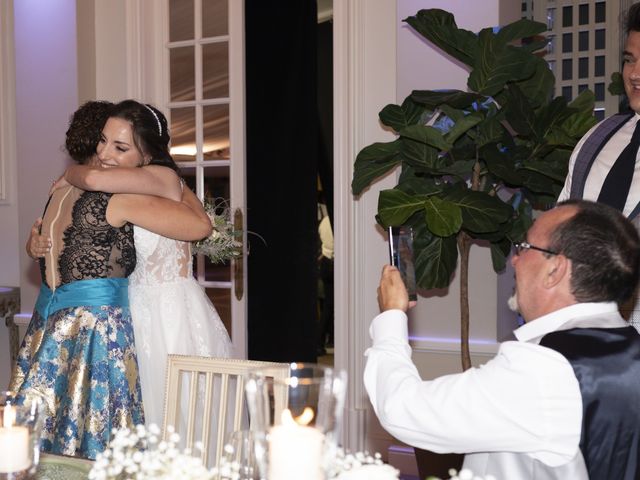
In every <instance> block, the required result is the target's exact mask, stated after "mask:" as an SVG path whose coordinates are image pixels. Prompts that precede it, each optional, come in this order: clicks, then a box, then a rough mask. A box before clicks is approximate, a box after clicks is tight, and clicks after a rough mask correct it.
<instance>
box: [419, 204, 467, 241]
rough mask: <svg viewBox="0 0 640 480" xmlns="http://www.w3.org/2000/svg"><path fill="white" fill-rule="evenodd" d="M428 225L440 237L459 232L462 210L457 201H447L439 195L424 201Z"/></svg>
mask: <svg viewBox="0 0 640 480" xmlns="http://www.w3.org/2000/svg"><path fill="white" fill-rule="evenodd" d="M424 209H425V211H426V220H427V227H428V228H429V230H431V232H432V233H435V234H436V235H438V236H440V237H448V236H449V235H454V234H456V233H458V231H459V230H460V227H461V226H462V211H461V210H460V207H458V206H457V205H456V204H455V203H451V202H447V201H446V200H442V199H441V198H439V197H437V196H431V197H429V198H427V199H426V200H425V201H424Z"/></svg>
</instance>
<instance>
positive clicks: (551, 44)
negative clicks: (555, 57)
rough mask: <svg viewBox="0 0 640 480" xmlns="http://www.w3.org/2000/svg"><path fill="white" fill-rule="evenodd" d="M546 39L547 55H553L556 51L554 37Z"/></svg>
mask: <svg viewBox="0 0 640 480" xmlns="http://www.w3.org/2000/svg"><path fill="white" fill-rule="evenodd" d="M547 39H548V40H549V41H548V42H547V53H553V52H554V51H555V49H556V36H555V35H549V36H548V37H547Z"/></svg>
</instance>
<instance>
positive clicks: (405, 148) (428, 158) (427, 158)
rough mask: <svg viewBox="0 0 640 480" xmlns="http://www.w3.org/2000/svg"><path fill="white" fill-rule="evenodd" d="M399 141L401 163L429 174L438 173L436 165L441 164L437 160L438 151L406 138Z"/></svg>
mask: <svg viewBox="0 0 640 480" xmlns="http://www.w3.org/2000/svg"><path fill="white" fill-rule="evenodd" d="M400 141H401V142H402V150H401V153H402V160H403V163H407V164H409V165H411V166H412V167H415V168H416V169H420V170H422V171H427V172H430V173H432V172H437V171H438V165H439V164H440V163H441V162H440V160H439V159H438V150H436V149H435V148H433V147H432V146H430V145H426V144H425V143H422V142H417V141H415V140H409V139H408V138H402V139H401V140H400Z"/></svg>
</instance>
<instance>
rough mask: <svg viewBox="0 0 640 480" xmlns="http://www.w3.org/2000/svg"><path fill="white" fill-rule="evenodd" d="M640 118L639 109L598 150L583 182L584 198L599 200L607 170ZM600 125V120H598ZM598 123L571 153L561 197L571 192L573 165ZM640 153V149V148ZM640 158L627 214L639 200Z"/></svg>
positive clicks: (627, 205)
mask: <svg viewBox="0 0 640 480" xmlns="http://www.w3.org/2000/svg"><path fill="white" fill-rule="evenodd" d="M639 119H640V115H638V114H637V113H636V114H635V115H634V116H633V117H631V118H630V119H629V121H627V123H625V124H624V125H623V126H622V127H620V129H619V130H618V131H617V132H616V133H615V134H614V135H613V136H612V137H611V138H610V139H609V141H608V142H607V143H606V144H605V146H604V147H603V148H602V150H600V153H598V157H597V159H596V161H595V162H593V165H592V166H591V170H589V174H588V175H587V181H586V183H585V185H584V193H583V195H582V198H583V199H584V200H593V201H594V202H595V201H596V200H598V195H600V190H601V189H602V184H603V183H604V179H605V178H607V174H608V173H609V170H611V167H612V166H613V164H614V163H615V161H616V160H617V159H618V156H619V155H620V153H621V152H622V150H624V148H625V147H626V146H627V145H628V144H629V142H630V141H631V136H632V135H633V131H634V130H635V128H636V123H637V122H638V120H639ZM598 125H599V124H598ZM598 125H596V126H595V127H593V128H592V129H591V130H589V131H588V132H587V133H586V134H585V136H584V137H582V138H581V139H580V141H579V142H578V144H577V145H576V147H575V148H574V149H573V153H572V154H571V158H570V160H569V173H568V174H567V178H566V180H565V182H564V188H563V189H562V191H561V192H560V195H559V196H558V201H559V202H560V201H562V200H567V199H568V198H569V195H570V194H571V180H572V178H573V167H574V165H575V163H576V158H577V157H578V153H579V152H580V149H581V148H582V145H583V144H584V142H585V141H586V139H587V138H588V137H589V136H590V135H591V133H592V132H593V131H594V130H595V129H596V128H598ZM639 154H640V152H639ZM639 160H640V158H636V168H635V171H634V173H633V180H632V181H631V188H630V189H629V195H628V196H627V202H626V203H625V205H624V210H623V213H624V214H625V215H626V216H628V215H629V214H630V213H631V212H632V211H633V209H634V208H635V207H636V205H638V203H639V202H640V161H639Z"/></svg>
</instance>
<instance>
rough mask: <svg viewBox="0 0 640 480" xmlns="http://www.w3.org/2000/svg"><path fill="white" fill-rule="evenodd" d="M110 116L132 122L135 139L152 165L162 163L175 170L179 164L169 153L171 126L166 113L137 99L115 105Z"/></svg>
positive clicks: (137, 145)
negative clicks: (149, 158)
mask: <svg viewBox="0 0 640 480" xmlns="http://www.w3.org/2000/svg"><path fill="white" fill-rule="evenodd" d="M109 117H115V118H121V119H123V120H126V121H127V122H129V123H130V124H131V129H132V133H133V141H134V143H135V145H136V147H137V148H138V150H140V152H142V153H143V154H145V155H149V156H150V157H151V161H150V162H149V163H150V164H151V165H162V166H164V167H169V168H171V169H173V170H175V171H177V170H178V166H177V165H176V163H175V162H174V160H173V157H171V154H170V153H169V141H170V140H171V137H170V136H169V128H168V125H167V119H166V117H165V116H164V114H163V113H162V112H161V111H160V110H158V109H157V108H156V107H154V106H153V105H149V104H145V103H140V102H137V101H135V100H123V101H121V102H120V103H117V104H115V105H114V106H113V108H112V109H111V111H110V113H109Z"/></svg>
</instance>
